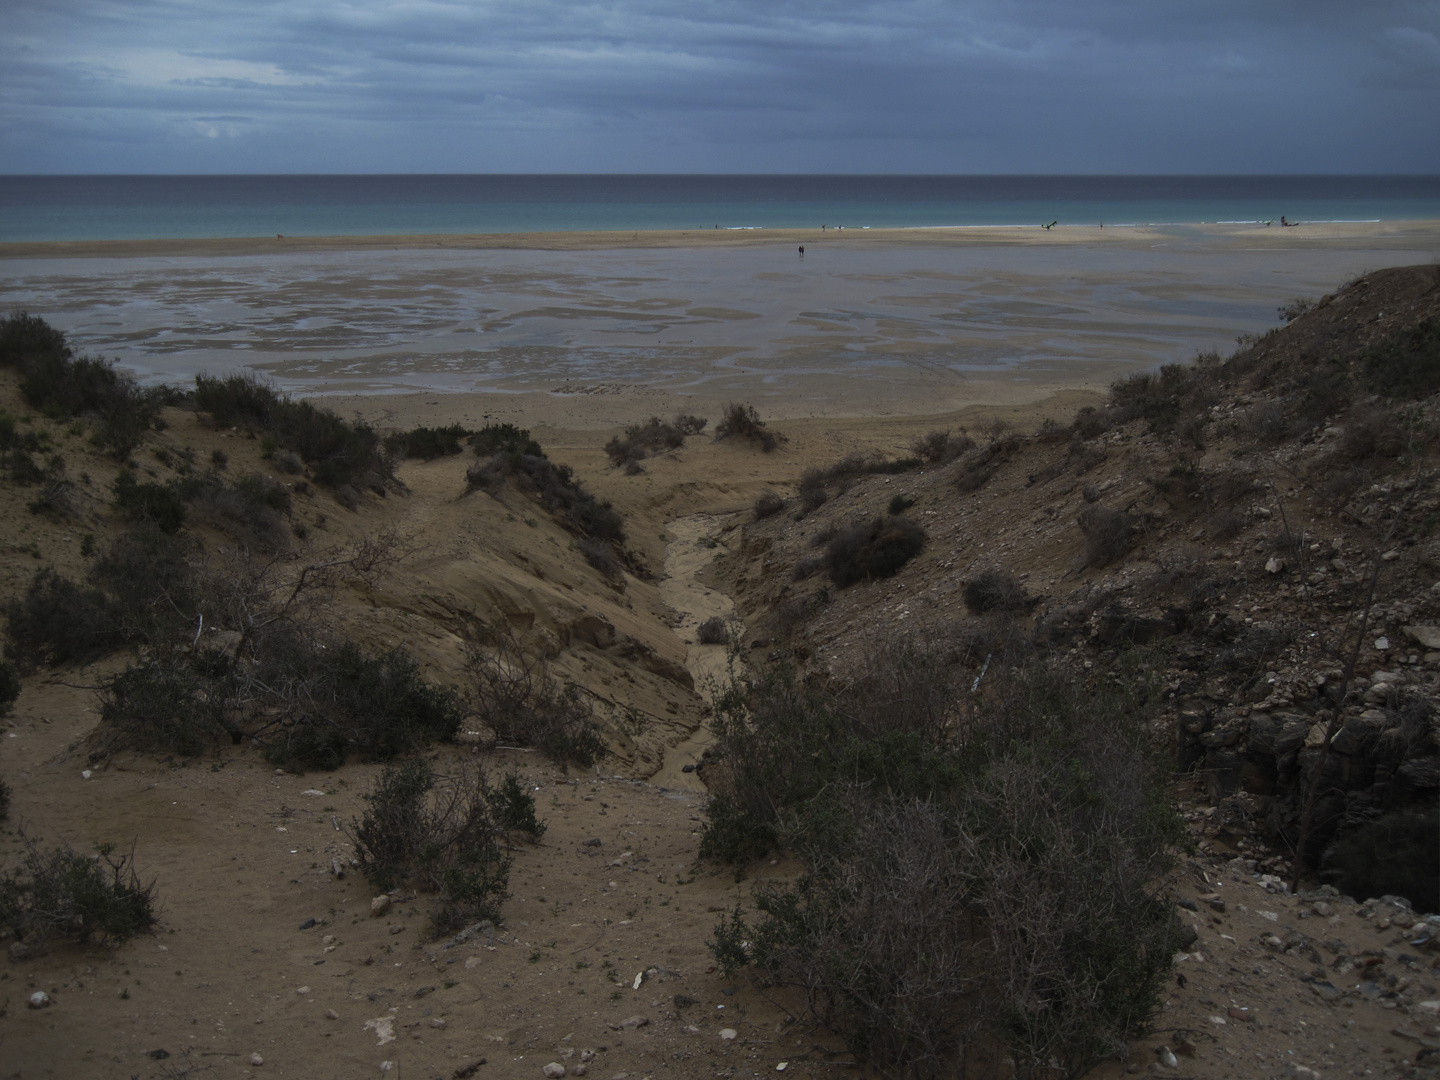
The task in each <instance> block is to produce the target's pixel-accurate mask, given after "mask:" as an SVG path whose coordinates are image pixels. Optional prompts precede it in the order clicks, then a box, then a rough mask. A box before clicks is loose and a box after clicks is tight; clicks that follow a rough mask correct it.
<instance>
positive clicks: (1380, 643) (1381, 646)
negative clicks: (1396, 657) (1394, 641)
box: [1375, 637, 1390, 652]
mask: <svg viewBox="0 0 1440 1080" xmlns="http://www.w3.org/2000/svg"><path fill="white" fill-rule="evenodd" d="M1375 648H1376V649H1377V650H1379V651H1380V652H1384V651H1385V650H1386V649H1388V648H1390V639H1389V638H1388V637H1377V638H1376V639H1375Z"/></svg>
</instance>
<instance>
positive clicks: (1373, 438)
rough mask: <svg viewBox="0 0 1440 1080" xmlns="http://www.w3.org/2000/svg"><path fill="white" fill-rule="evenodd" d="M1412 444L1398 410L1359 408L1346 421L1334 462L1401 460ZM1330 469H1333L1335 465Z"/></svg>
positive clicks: (1368, 406) (1354, 409)
mask: <svg viewBox="0 0 1440 1080" xmlns="http://www.w3.org/2000/svg"><path fill="white" fill-rule="evenodd" d="M1408 442H1409V439H1408V432H1407V431H1406V425H1405V422H1404V420H1403V419H1402V418H1401V417H1400V416H1399V415H1397V414H1396V413H1395V412H1394V411H1392V410H1390V409H1386V408H1383V407H1381V406H1379V405H1358V406H1356V407H1355V408H1353V409H1351V410H1350V415H1349V416H1347V417H1346V418H1345V432H1344V434H1343V435H1342V436H1341V438H1340V443H1339V445H1338V446H1337V447H1336V448H1335V453H1334V455H1333V461H1338V462H1346V463H1349V462H1369V461H1374V460H1375V459H1376V458H1395V457H1399V456H1400V455H1401V454H1403V453H1404V452H1405V447H1406V445H1407V444H1408ZM1327 464H1329V463H1327ZM1329 467H1330V468H1333V464H1330V465H1329ZM1327 471H1329V470H1328V468H1327Z"/></svg>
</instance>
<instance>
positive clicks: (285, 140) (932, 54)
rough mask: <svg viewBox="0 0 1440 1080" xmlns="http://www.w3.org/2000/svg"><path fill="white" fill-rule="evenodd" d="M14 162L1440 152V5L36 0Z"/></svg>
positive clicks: (430, 166)
mask: <svg viewBox="0 0 1440 1080" xmlns="http://www.w3.org/2000/svg"><path fill="white" fill-rule="evenodd" d="M6 7H7V15H6V30H5V35H4V38H3V40H0V50H3V54H0V58H3V64H0V154H3V160H4V162H5V165H4V166H0V168H4V170H5V171H7V172H31V173H34V172H835V171H839V172H954V173H968V172H1440V138H1436V125H1435V119H1434V111H1435V103H1436V102H1437V101H1440V0H1371V2H1369V3H1366V4H1356V3H1353V0H1167V2H1166V3H1155V2H1154V0H1093V2H1085V3H1078V4H1077V3H1075V2H1074V0H975V2H963V0H884V2H881V0H874V2H853V3H837V2H828V3H821V2H818V0H789V2H787V0H683V2H681V0H610V2H591V3H587V2H561V0H469V2H466V0H408V2H407V0H391V2H382V0H349V2H342V0H283V2H280V0H247V2H246V3H244V4H236V3H233V0H127V2H126V3H123V4H116V3H112V2H106V3H99V2H93V0H92V2H86V0H44V2H40V0H11V2H10V3H9V4H7V5H6Z"/></svg>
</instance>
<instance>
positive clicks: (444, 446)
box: [385, 424, 470, 461]
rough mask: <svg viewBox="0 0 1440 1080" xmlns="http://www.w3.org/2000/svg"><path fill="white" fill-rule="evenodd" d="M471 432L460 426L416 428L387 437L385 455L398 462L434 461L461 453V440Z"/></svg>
mask: <svg viewBox="0 0 1440 1080" xmlns="http://www.w3.org/2000/svg"><path fill="white" fill-rule="evenodd" d="M469 434H470V432H469V431H468V430H467V429H466V428H465V427H464V426H462V425H460V424H450V425H448V426H447V427H416V428H411V429H410V430H409V431H404V432H396V433H395V434H393V435H387V436H385V453H387V454H388V455H389V456H390V457H391V458H393V459H394V460H396V461H402V460H404V459H405V458H407V457H415V458H419V459H420V460H421V461H434V460H435V459H436V458H438V457H447V456H449V455H451V454H458V453H460V450H461V446H460V440H461V439H463V438H465V437H466V436H467V435H469Z"/></svg>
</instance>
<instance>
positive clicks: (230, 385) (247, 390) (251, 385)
mask: <svg viewBox="0 0 1440 1080" xmlns="http://www.w3.org/2000/svg"><path fill="white" fill-rule="evenodd" d="M194 398H195V407H196V408H197V409H199V410H200V411H201V412H203V413H209V414H210V420H211V422H212V423H213V424H214V425H215V426H216V427H219V428H231V427H245V428H248V429H250V430H263V429H265V428H268V427H269V426H270V414H271V412H272V410H274V409H275V407H276V406H277V405H279V403H280V400H281V397H280V394H279V393H278V392H277V391H276V390H275V388H274V387H272V386H270V385H269V384H268V383H266V382H264V381H263V380H261V379H260V378H259V377H258V376H256V375H253V374H243V375H228V376H226V377H225V378H223V379H222V378H216V377H215V376H213V375H205V374H200V375H197V376H195V393H194Z"/></svg>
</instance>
